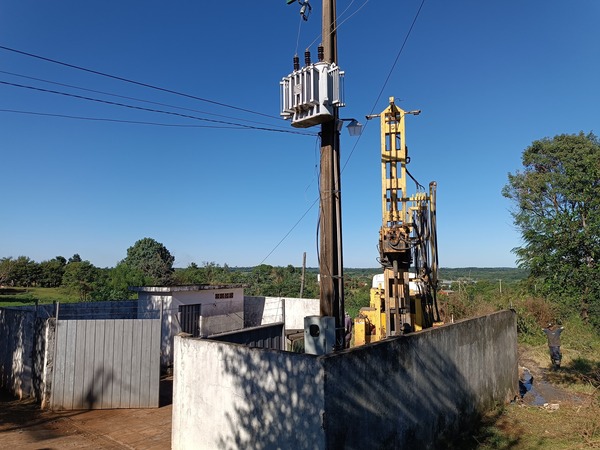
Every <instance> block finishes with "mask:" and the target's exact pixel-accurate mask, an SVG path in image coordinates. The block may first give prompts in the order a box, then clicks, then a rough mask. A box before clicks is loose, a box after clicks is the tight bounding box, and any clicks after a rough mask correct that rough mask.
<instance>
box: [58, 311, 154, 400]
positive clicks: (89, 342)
mask: <svg viewBox="0 0 600 450" xmlns="http://www.w3.org/2000/svg"><path fill="white" fill-rule="evenodd" d="M160 335H161V329H160V320H158V319H111V320H58V321H57V328H56V334H55V341H54V362H53V364H52V366H53V373H52V386H51V390H50V391H51V394H50V407H51V408H52V409H104V408H153V407H158V406H159V381H160V345H161V343H160V337H161V336H160Z"/></svg>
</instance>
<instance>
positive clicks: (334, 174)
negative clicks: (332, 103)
mask: <svg viewBox="0 0 600 450" xmlns="http://www.w3.org/2000/svg"><path fill="white" fill-rule="evenodd" d="M336 20H337V19H336V3H335V0H323V26H322V38H323V41H322V46H323V59H324V61H325V62H329V63H335V64H337V63H338V61H337V33H336V27H337V23H336ZM338 119H339V110H338V107H337V106H336V107H334V114H333V120H331V121H329V122H325V123H323V124H321V174H320V183H321V192H320V195H321V204H320V208H321V211H320V218H321V219H320V224H319V226H320V252H319V271H320V274H321V294H320V302H321V303H320V306H321V307H320V309H321V316H331V317H334V318H335V330H336V333H335V336H336V344H335V347H334V349H335V350H337V349H342V348H344V278H343V258H342V205H341V182H340V138H339V132H338V129H337V122H338Z"/></svg>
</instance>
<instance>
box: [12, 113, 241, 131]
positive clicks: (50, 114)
mask: <svg viewBox="0 0 600 450" xmlns="http://www.w3.org/2000/svg"><path fill="white" fill-rule="evenodd" d="M0 112H7V113H14V114H28V115H33V116H46V117H57V118H62V119H77V120H90V121H98V122H116V123H130V124H135V125H153V126H159V127H174V128H175V127H177V128H221V129H227V130H240V129H241V128H240V127H238V126H224V125H223V126H219V125H185V124H177V123H159V122H143V121H139V120H120V119H110V118H105V117H82V116H71V115H68V114H54V113H43V112H36V111H21V110H17V109H0Z"/></svg>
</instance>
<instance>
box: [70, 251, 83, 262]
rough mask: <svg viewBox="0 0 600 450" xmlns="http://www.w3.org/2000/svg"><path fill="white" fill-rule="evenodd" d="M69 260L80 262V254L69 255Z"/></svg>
mask: <svg viewBox="0 0 600 450" xmlns="http://www.w3.org/2000/svg"><path fill="white" fill-rule="evenodd" d="M69 262H70V263H73V262H81V256H79V253H75V254H74V255H73V256H71V257H70V258H69Z"/></svg>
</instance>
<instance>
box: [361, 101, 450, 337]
mask: <svg viewBox="0 0 600 450" xmlns="http://www.w3.org/2000/svg"><path fill="white" fill-rule="evenodd" d="M419 113H420V111H408V112H407V111H404V110H402V109H400V108H398V107H397V106H396V105H395V103H394V98H393V97H392V98H390V105H389V106H388V107H387V108H386V109H385V110H384V111H383V112H382V113H381V114H380V115H379V118H380V121H381V181H382V185H381V186H382V191H381V194H382V225H381V228H380V232H379V261H380V263H381V265H382V268H383V276H382V277H379V278H378V280H377V282H374V283H373V287H372V289H371V299H370V305H369V307H368V308H362V309H361V310H360V314H359V316H358V317H357V318H355V321H354V343H355V345H362V344H366V343H369V342H375V341H378V340H381V339H384V338H386V337H389V336H396V335H400V334H403V333H407V332H412V331H419V330H421V329H423V328H428V327H431V326H433V325H434V323H435V322H436V321H439V313H437V306H436V290H437V267H438V264H437V234H436V212H435V199H436V186H437V185H436V183H435V182H431V183H430V184H429V192H426V191H425V188H424V187H423V186H422V185H420V184H419V183H418V182H417V181H416V180H415V179H414V177H413V176H412V175H411V174H410V172H409V171H408V170H407V164H408V163H409V162H410V158H409V156H408V147H407V146H406V142H405V121H404V119H405V116H406V115H407V114H413V115H417V114H419ZM407 177H410V178H411V179H412V180H413V181H414V182H415V185H416V189H415V190H416V192H415V193H414V194H412V195H409V194H408V192H407ZM409 269H411V270H412V273H411V272H409ZM436 316H437V317H436Z"/></svg>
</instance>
